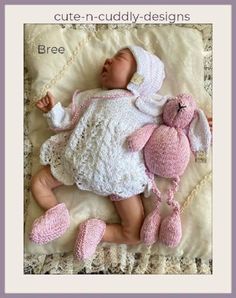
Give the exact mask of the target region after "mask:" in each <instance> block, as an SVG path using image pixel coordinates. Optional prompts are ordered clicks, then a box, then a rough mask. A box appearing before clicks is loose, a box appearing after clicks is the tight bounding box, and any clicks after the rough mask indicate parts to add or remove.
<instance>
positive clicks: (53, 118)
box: [44, 89, 97, 131]
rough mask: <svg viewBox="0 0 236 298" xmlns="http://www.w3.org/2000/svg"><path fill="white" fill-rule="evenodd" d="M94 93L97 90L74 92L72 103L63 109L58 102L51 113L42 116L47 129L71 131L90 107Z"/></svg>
mask: <svg viewBox="0 0 236 298" xmlns="http://www.w3.org/2000/svg"><path fill="white" fill-rule="evenodd" d="M96 91H97V89H93V90H87V91H83V92H80V91H78V90H76V91H75V92H74V95H73V98H72V103H71V104H70V105H69V106H68V107H63V106H62V104H61V103H60V102H58V103H57V104H56V105H55V106H54V107H53V108H52V109H51V111H49V112H48V113H46V114H44V116H45V117H46V118H47V122H48V125H49V127H50V128H51V129H52V130H54V131H63V130H70V129H72V128H73V127H74V126H75V125H76V123H77V122H78V121H79V119H80V117H81V115H82V114H83V113H84V112H85V111H86V109H87V108H88V106H89V105H90V103H91V98H92V96H93V94H94V93H95V92H96Z"/></svg>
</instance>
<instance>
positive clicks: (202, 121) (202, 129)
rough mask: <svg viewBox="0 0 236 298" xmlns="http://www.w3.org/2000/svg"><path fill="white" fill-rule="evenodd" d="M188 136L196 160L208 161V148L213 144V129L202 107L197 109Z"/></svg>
mask: <svg viewBox="0 0 236 298" xmlns="http://www.w3.org/2000/svg"><path fill="white" fill-rule="evenodd" d="M188 138H189V142H190V145H191V150H192V151H193V153H194V155H195V160H196V161H197V162H206V159H207V153H208V149H209V147H210V144H211V131H210V127H209V124H208V121H207V118H206V116H205V114H204V112H203V111H202V110H201V109H197V110H196V111H195V114H194V117H193V119H192V121H191V123H190V125H189V131H188Z"/></svg>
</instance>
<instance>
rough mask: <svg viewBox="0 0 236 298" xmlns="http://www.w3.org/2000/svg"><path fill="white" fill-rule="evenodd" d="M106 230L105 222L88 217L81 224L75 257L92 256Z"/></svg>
mask: <svg viewBox="0 0 236 298" xmlns="http://www.w3.org/2000/svg"><path fill="white" fill-rule="evenodd" d="M105 230H106V224H105V222H104V221H102V220H100V219H96V218H92V219H88V220H86V221H85V222H83V223H82V224H80V226H79V233H78V235H77V238H76V242H75V247H74V256H75V258H76V259H78V260H86V259H88V258H90V257H91V256H92V255H93V254H94V253H95V251H96V248H97V245H98V244H99V242H100V241H101V240H102V237H103V235H104V233H105Z"/></svg>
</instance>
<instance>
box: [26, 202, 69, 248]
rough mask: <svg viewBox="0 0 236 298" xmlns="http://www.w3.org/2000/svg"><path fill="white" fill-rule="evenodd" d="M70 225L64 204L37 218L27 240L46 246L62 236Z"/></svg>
mask: <svg viewBox="0 0 236 298" xmlns="http://www.w3.org/2000/svg"><path fill="white" fill-rule="evenodd" d="M69 225H70V215H69V211H68V209H67V208H66V205H65V204H64V203H61V204H58V205H56V206H54V207H53V208H50V209H49V210H47V211H46V212H45V214H43V215H42V216H40V217H39V218H37V219H36V220H35V221H34V223H33V226H32V231H31V233H30V235H29V239H30V240H31V241H32V242H34V243H36V244H46V243H48V242H50V241H52V240H55V239H57V238H59V237H60V236H62V235H63V234H64V233H65V232H66V230H67V229H68V228H69Z"/></svg>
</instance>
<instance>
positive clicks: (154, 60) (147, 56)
mask: <svg viewBox="0 0 236 298" xmlns="http://www.w3.org/2000/svg"><path fill="white" fill-rule="evenodd" d="M127 48H128V49H129V50H130V51H131V53H132V54H133V56H134V58H135V60H136V63H137V70H136V72H135V74H134V75H133V77H132V78H131V81H130V83H129V84H128V86H127V89H128V90H130V91H131V92H132V93H133V94H134V95H138V96H140V97H143V96H148V95H153V94H154V93H157V92H158V91H159V90H160V88H161V86H162V83H163V80H164V79H165V71H164V64H163V62H162V61H161V60H160V59H159V58H158V57H157V56H155V55H153V54H152V53H150V52H147V51H146V50H144V49H143V48H141V47H138V46H128V47H127Z"/></svg>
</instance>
